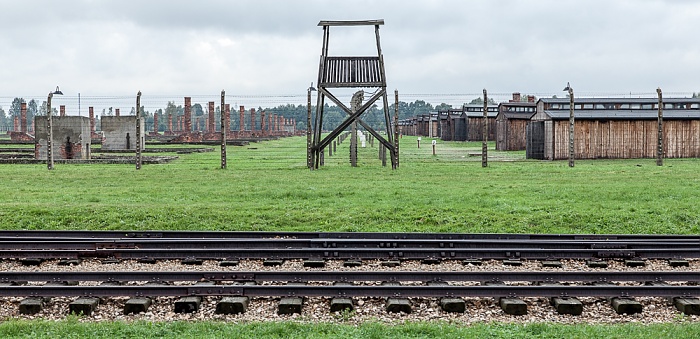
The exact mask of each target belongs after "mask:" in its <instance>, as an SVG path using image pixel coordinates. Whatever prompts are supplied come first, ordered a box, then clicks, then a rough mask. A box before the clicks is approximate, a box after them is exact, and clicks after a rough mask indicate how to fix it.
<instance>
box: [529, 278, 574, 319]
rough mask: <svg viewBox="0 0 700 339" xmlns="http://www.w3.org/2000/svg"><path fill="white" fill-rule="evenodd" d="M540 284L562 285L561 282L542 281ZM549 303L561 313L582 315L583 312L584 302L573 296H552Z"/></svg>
mask: <svg viewBox="0 0 700 339" xmlns="http://www.w3.org/2000/svg"><path fill="white" fill-rule="evenodd" d="M539 285H540V286H561V284H560V283H540V284H539ZM549 304H550V305H552V306H554V309H555V310H557V313H559V314H569V315H581V314H582V313H583V303H582V302H581V301H580V300H578V299H576V298H572V297H551V298H549Z"/></svg>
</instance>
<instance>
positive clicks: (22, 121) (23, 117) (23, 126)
mask: <svg viewBox="0 0 700 339" xmlns="http://www.w3.org/2000/svg"><path fill="white" fill-rule="evenodd" d="M19 115H20V118H19V130H20V132H22V133H27V103H26V102H23V103H22V104H21V105H20V109H19Z"/></svg>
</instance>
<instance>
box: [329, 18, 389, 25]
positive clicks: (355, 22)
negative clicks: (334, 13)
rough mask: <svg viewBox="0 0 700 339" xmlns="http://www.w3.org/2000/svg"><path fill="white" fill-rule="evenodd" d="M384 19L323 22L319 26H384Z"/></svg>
mask: <svg viewBox="0 0 700 339" xmlns="http://www.w3.org/2000/svg"><path fill="white" fill-rule="evenodd" d="M383 24H384V19H377V20H321V21H319V22H318V25H319V26H375V25H383Z"/></svg>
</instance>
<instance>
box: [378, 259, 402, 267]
mask: <svg viewBox="0 0 700 339" xmlns="http://www.w3.org/2000/svg"><path fill="white" fill-rule="evenodd" d="M382 266H384V267H399V266H401V261H399V260H395V259H390V260H385V261H382Z"/></svg>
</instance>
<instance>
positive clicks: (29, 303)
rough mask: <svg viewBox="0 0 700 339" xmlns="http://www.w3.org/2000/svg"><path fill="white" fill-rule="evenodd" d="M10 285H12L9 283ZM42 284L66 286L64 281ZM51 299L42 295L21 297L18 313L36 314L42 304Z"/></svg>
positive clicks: (42, 306)
mask: <svg viewBox="0 0 700 339" xmlns="http://www.w3.org/2000/svg"><path fill="white" fill-rule="evenodd" d="M10 286H12V285H10ZM44 286H68V283H66V282H65V281H62V282H47V283H46V284H45V285H44ZM49 301H51V298H44V297H29V298H25V299H22V301H21V302H20V303H19V313H20V314H37V313H39V312H41V310H42V309H44V305H45V304H46V303H47V302H49Z"/></svg>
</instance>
